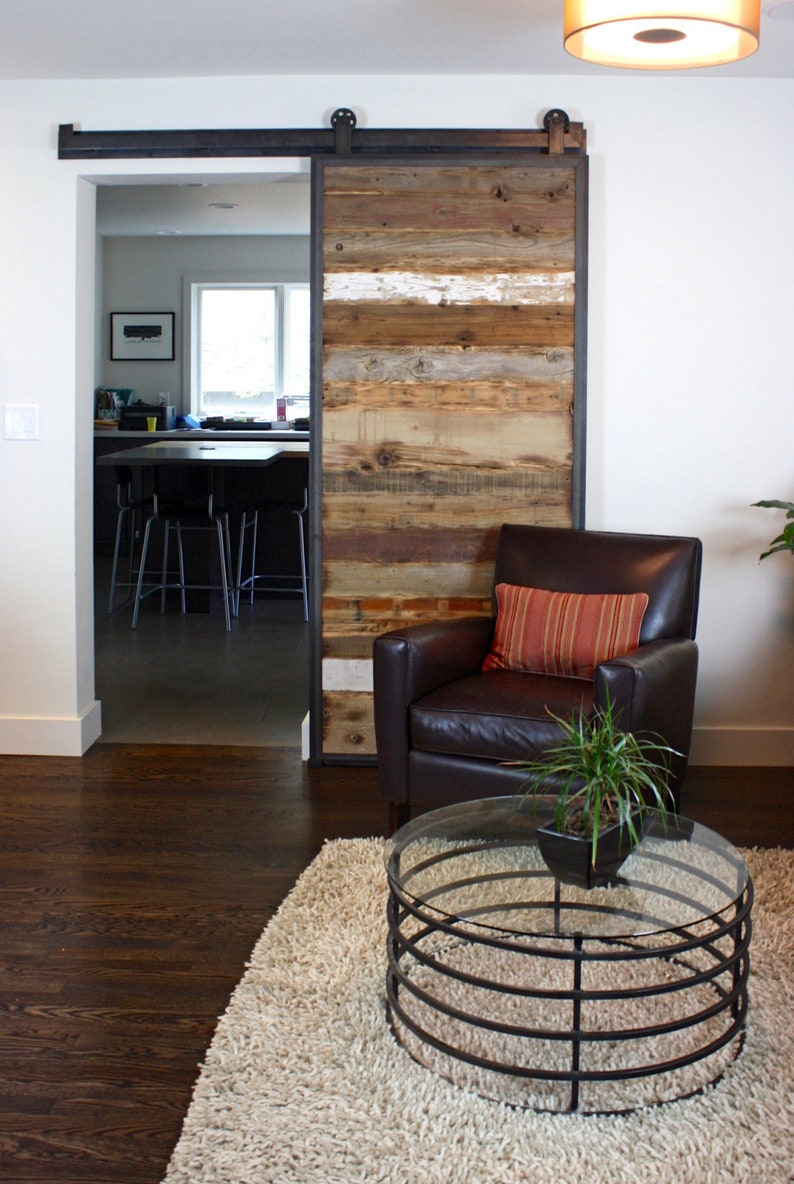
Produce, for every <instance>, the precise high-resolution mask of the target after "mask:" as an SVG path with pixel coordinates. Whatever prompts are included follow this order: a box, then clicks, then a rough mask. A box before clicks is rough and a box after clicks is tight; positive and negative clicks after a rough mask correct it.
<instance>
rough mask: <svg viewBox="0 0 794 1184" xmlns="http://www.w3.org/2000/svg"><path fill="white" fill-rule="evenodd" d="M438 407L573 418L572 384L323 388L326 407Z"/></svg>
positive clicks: (338, 384)
mask: <svg viewBox="0 0 794 1184" xmlns="http://www.w3.org/2000/svg"><path fill="white" fill-rule="evenodd" d="M359 403H360V404H361V405H362V406H364V407H398V406H401V407H439V408H442V407H443V408H445V409H446V411H447V412H454V413H455V414H468V412H469V410H470V409H471V408H473V407H480V408H484V407H490V408H491V409H492V410H493V409H496V410H499V411H500V412H502V411H510V410H513V411H522V412H523V413H524V414H525V415H532V414H534V413H536V412H538V413H548V412H555V411H565V412H566V413H567V414H568V415H570V414H571V406H572V403H573V380H572V378H571V377H569V376H565V377H563V378H560V377H558V376H552V377H551V378H549V379H546V378H533V379H528V380H526V381H523V382H521V383H514V382H502V381H492V382H460V381H455V382H448V383H445V382H438V383H435V384H434V383H429V382H428V383H421V384H419V383H412V384H410V385H405V386H401V385H400V384H399V383H389V384H380V383H377V382H373V383H346V382H326V383H325V384H324V385H323V407H324V408H325V409H326V411H329V410H330V409H331V408H333V407H344V406H351V405H357V404H359Z"/></svg>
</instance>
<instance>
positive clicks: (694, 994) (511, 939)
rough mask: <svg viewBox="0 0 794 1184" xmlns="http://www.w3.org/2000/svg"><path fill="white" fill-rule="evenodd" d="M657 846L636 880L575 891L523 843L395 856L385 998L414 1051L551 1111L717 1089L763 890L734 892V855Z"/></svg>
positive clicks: (435, 848)
mask: <svg viewBox="0 0 794 1184" xmlns="http://www.w3.org/2000/svg"><path fill="white" fill-rule="evenodd" d="M502 800H504V799H502ZM434 813H437V814H441V813H443V812H442V811H436V812H434ZM424 817H425V818H426V819H429V818H431V817H432V815H425V816H424ZM410 825H414V824H410ZM403 829H404V830H407V829H408V828H403ZM702 829H704V830H705V828H702ZM400 833H401V832H398V836H399V835H400ZM709 833H712V832H709ZM398 836H396V838H397V839H398ZM647 846H648V850H647V851H646V853H644V854H643V853H640V854H639V855H638V856H633V857H632V859H634V861H635V862H634V864H633V865H632V866H633V867H634V869H635V870H634V874H633V876H632V878H631V879H630V880H625V881H624V880H622V879H621V878H620V877H618V879H617V880H616V881H615V882H614V883H613V884H612V885H610V886H609V887H606V888H601V889H595V890H590V891H587V890H583V889H573V888H568V887H567V886H562V887H561V886H560V884H559V882H557V881H555V880H554V878H553V876H552V875H551V873H550V872H549V871H548V870H547V869H546V868H545V867H544V866H543V864H542V860H541V859H540V856H539V854H538V852H537V850H536V849H535V848H533V847H532V845H531V844H527V843H525V842H523V841H513V842H510V841H505V840H503V839H498V840H495V841H488V840H487V839H485V840H482V841H477V842H476V843H471V842H469V843H462V844H461V843H450V844H447V845H446V847H445V846H444V845H443V844H442V845H439V843H435V844H430V845H429V846H428V848H427V852H429V853H427V852H423V856H424V858H423V859H422V860H419V861H417V864H416V869H418V870H415V869H412V871H411V872H409V873H407V874H406V873H405V871H404V866H405V854H406V852H405V851H402V852H400V851H399V849H398V854H397V861H396V862H395V860H394V858H392V871H391V873H390V876H389V887H390V897H389V904H388V924H389V938H388V972H387V998H388V1006H389V1012H390V1019H391V1023H392V1027H393V1030H394V1032H395V1035H396V1036H397V1038H398V1039H399V1041H400V1043H401V1044H403V1046H404V1047H405V1048H406V1049H407V1051H408V1052H409V1053H410V1054H411V1055H412V1056H413V1057H414V1059H416V1060H417V1061H420V1062H421V1063H422V1064H424V1065H426V1066H427V1067H428V1068H430V1069H432V1070H433V1071H435V1072H437V1073H439V1074H441V1075H442V1076H444V1077H446V1078H448V1079H449V1080H451V1081H453V1082H455V1083H456V1084H458V1085H461V1086H463V1087H465V1088H467V1089H471V1090H473V1091H475V1092H477V1093H481V1094H483V1095H485V1096H487V1097H491V1098H495V1099H497V1100H500V1101H503V1102H507V1103H509V1104H511V1105H517V1106H524V1107H527V1108H531V1109H536V1110H549V1111H555V1112H560V1111H580V1112H583V1113H615V1112H623V1111H631V1110H636V1109H639V1108H641V1107H644V1106H649V1105H657V1104H660V1103H663V1102H666V1101H672V1100H675V1099H679V1098H681V1097H685V1096H688V1095H690V1094H693V1093H697V1092H700V1091H701V1090H703V1089H704V1088H705V1087H706V1086H708V1085H710V1084H712V1083H713V1082H715V1081H716V1080H718V1079H719V1078H720V1076H721V1075H722V1074H723V1073H724V1071H725V1069H726V1068H727V1066H728V1065H729V1064H730V1063H731V1061H732V1060H733V1059H734V1058H735V1057H736V1056H737V1055H738V1053H739V1052H740V1050H741V1047H742V1042H743V1030H744V1023H745V1017H746V1013H747V1007H748V978H749V972H750V959H749V946H750V938H751V931H752V927H751V909H752V898H753V889H752V882H751V880H750V877H749V875H748V874H746V868H745V869H744V873H742V872H741V870H739V874H738V881H737V883H738V884H739V888H738V891H736V888H735V885H734V868H733V866H732V863H731V860H730V857H726V856H725V855H724V854H723V852H722V851H720V852H719V853H718V854H714V853H712V852H709V851H707V852H706V856H707V858H706V857H704V859H703V860H702V864H703V866H700V865H696V866H693V863H692V862H690V861H688V860H687V858H686V850H687V848H686V845H685V844H682V843H672V844H668V843H667V842H666V841H665V840H664V839H661V838H660V839H657V840H656V841H654V840H653V838H651V840H650V841H649V842H648V844H647ZM726 848H727V845H726ZM682 853H683V855H682ZM410 854H414V852H413V851H412V852H410ZM400 856H402V859H403V864H402V868H401V866H400V863H399V859H400ZM742 867H743V865H742ZM420 884H421V891H420V890H418V886H419V885H420ZM412 886H413V888H414V891H411V887H412ZM452 902H454V903H455V906H456V907H455V908H454V909H453V908H450V907H449V906H450V904H451V903H452ZM715 903H716V904H720V906H721V907H718V908H712V907H711V906H712V905H713V904H715ZM459 906H460V907H459ZM462 906H465V907H462ZM638 916H640V917H641V918H642V923H637V918H638ZM670 916H672V917H674V918H675V917H679V918H680V920H681V923H679V924H672V925H671V924H669V923H668V922H669V918H670ZM518 917H520V918H521V921H520V922H518V921H517V920H516V918H518ZM654 918H656V919H657V920H658V922H659V924H658V925H654V924H653V923H651V924H648V923H647V922H648V920H649V919H650V920H651V921H652V922H653V920H654ZM527 919H530V920H529V922H528V920H527ZM632 928H634V929H636V930H637V932H632ZM522 929H523V930H524V931H523V932H522V931H521V930H522Z"/></svg>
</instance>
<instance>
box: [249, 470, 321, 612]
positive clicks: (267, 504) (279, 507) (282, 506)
mask: <svg viewBox="0 0 794 1184" xmlns="http://www.w3.org/2000/svg"><path fill="white" fill-rule="evenodd" d="M308 509H309V494H308V490H307V489H306V488H304V489H303V496H302V498H301V499H300V500H298V499H294V500H293V499H289V498H266V499H263V500H262V501H259V502H254V503H253V504H252V505H250V506H248V507H247V508H246V509H244V510H243V512H242V517H241V519H240V541H239V545H238V548H237V585H236V595H237V609H238V612H239V607H240V593H241V592H242V591H243V590H247V591H248V593H249V596H250V601H251V604H253V603H254V594H255V592H257V591H259V592H283V591H285V590H286V589H288V588H290V586H291V585H290V584H289V583H288V581H292V586H294V584H295V582H296V581H298V582H299V589H300V591H301V593H302V595H303V619H304V620H305V621H308V619H309V587H308V578H307V572H306V537H305V529H304V519H305V517H306V514H307V513H308ZM285 512H286V513H289V514H293V515H294V516H295V518H296V520H297V523H298V544H299V548H300V565H301V574H300V575H299V576H292V575H278V574H276V573H274V572H261V573H257V570H256V540H257V534H258V532H259V515H260V514H272V513H285ZM249 531H250V532H251V568H250V575H248V576H246V578H245V579H243V566H244V563H245V548H246V535H247V533H248V532H249ZM260 580H270V581H273V580H278V581H279V583H277V584H274V583H270V584H268V585H264V586H259V587H257V583H258V581H260ZM296 590H297V589H296Z"/></svg>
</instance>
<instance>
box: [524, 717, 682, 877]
mask: <svg viewBox="0 0 794 1184" xmlns="http://www.w3.org/2000/svg"><path fill="white" fill-rule="evenodd" d="M619 714H620V713H619V712H617V711H615V709H614V708H613V705H612V702H611V699H610V698H609V696H608V695H607V701H606V705H605V706H604V707H602V708H599V709H598V710H597V711H596V712H595V713H594V714H593V715H592V716H591V717H590V718H589V719H586V718H585V717H584V716H583V715H582V714H581V713H580V712H579V713H577V712H574V713H573V714H572V716H571V719H570V720H565V719H562V718H561V717H560V716H557V715H554V713H553V712H549V715H550V716H551V718H552V719H553V720H554V721H555V722H556V723H557V724H558V725H559V727H560V729H561V731H562V738H561V739H560V740H559V741H558V743H557V744H555V745H553V746H552V747H551V748H548V749H546V750H544V751H543V752H541V753H539V754H538V756H536V757H531V758H529V759H527V760H525V761H516V762H514V763H515V765H516V766H517V767H518V768H520V769H522V770H523V771H524V772H525V773H526V775H527V781H526V783H525V786H524V787H522V788H521V789H520V790H519V791H518V792H519V793H521V794H522V795H523V796H524V798H531V799H532V800H533V803H534V802H535V800H536V799H537V798H538V797H540V796H543V795H546V794H556V795H557V803H556V807H555V813H554V820H555V826H556V829H557V830H558V831H559V832H560V833H561V834H578V835H581V836H584V837H589V838H590V840H591V859H592V863H593V865H594V866H595V861H596V850H597V847H598V836H599V834H600V833H601V831H602V830H603V829H604V828H605V827H606V826H611V825H612V824H613V823H619V824H622V826H623V827H625V832H626V833H627V835H628V838H629V841H630V844H631V845H636V844H637V843H639V842H640V839H641V831H642V822H643V818H644V816H645V815H646V814H647V813H648V812H649V811H650V810H658V811H659V812H660V814H661V816H662V818H663V819H666V817H667V814H675V799H674V797H673V792H672V790H671V789H670V771H669V768H668V766H667V763H666V762H665V760H664V755H665V754H668V755H674V756H680V755H681V754H680V753H678V752H677V751H676V749H674V748H670V747H669V746H668V745H667V744H665V743H664V741H663V740H662V738H661V737H658V736H652V735H648V736H643V737H639V736H635V735H634V733H633V732H625V731H623V730H622V729H621V728H620V726H619V723H620V721H619Z"/></svg>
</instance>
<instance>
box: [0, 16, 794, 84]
mask: <svg viewBox="0 0 794 1184" xmlns="http://www.w3.org/2000/svg"><path fill="white" fill-rule="evenodd" d="M781 5H782V6H783V7H784V8H786V9H787V10H788V12H787V15H788V17H789V19H788V20H775V19H771V18H770V16H768V15H766V11H767V10H769V11H771V10H772V9H773V8H774V7H778V8H779V7H780V6H781ZM562 6H563V0H337V2H336V3H335V4H329V3H328V0H289V2H287V3H284V2H283V0H223V2H222V3H220V4H212V3H207V2H206V0H0V22H1V26H2V34H0V78H6V79H11V78H33V79H43V78H157V77H163V78H174V77H201V76H208V75H209V76H222V75H246V74H251V75H261V74H319V75H324V74H329V75H340V74H434V75H438V74H592V73H603V72H604V71H603V67H599V66H587V65H585V64H583V63H582V62H579V61H577V60H576V59H574V58H572V57H571V56H570V55H569V54H567V53H566V52H565V50H564V49H563V47H562ZM764 9H765V15H764V16H763V18H762V30H761V47H760V49H759V50H758V52H757V53H756V54H754V55H753V56H752V57H751V58H749V59H746V60H745V61H743V62H738V63H736V64H735V65H733V66H722V67H718V69H719V72H720V73H721V74H723V75H725V74H729V75H735V76H737V77H743V78H751V77H767V78H770V77H777V78H791V77H794V20H792V19H791V18H792V17H794V11H793V10H794V3H792V0H764ZM618 73H621V71H618ZM699 73H703V71H699ZM705 73H708V71H705Z"/></svg>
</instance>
